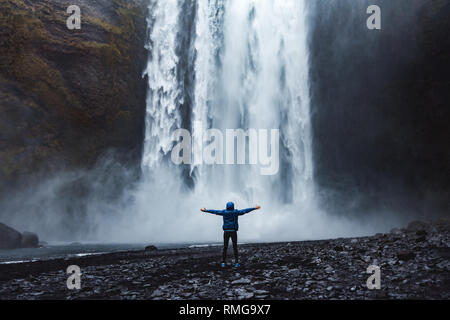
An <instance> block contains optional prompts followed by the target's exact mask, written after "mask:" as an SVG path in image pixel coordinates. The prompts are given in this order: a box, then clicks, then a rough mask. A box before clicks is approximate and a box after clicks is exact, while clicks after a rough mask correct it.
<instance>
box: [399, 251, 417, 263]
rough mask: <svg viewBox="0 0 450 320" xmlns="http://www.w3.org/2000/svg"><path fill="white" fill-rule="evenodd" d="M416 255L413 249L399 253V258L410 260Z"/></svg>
mask: <svg viewBox="0 0 450 320" xmlns="http://www.w3.org/2000/svg"><path fill="white" fill-rule="evenodd" d="M415 256H416V254H415V253H414V252H412V251H401V252H399V253H397V258H399V259H400V260H403V261H408V260H411V259H414V257H415Z"/></svg>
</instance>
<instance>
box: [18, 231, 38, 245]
mask: <svg viewBox="0 0 450 320" xmlns="http://www.w3.org/2000/svg"><path fill="white" fill-rule="evenodd" d="M20 246H21V247H22V248H37V247H39V238H38V236H37V234H35V233H33V232H27V231H25V232H24V233H22V241H21V245H20Z"/></svg>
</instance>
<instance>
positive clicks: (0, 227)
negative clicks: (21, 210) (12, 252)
mask: <svg viewBox="0 0 450 320" xmlns="http://www.w3.org/2000/svg"><path fill="white" fill-rule="evenodd" d="M21 243H22V235H21V234H20V232H19V231H17V230H14V229H13V228H11V227H8V226H7V225H6V224H3V223H0V249H15V248H20V246H21Z"/></svg>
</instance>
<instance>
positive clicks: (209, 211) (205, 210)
mask: <svg viewBox="0 0 450 320" xmlns="http://www.w3.org/2000/svg"><path fill="white" fill-rule="evenodd" d="M200 211H202V212H207V213H212V214H217V215H218V216H223V210H207V209H206V208H203V209H200Z"/></svg>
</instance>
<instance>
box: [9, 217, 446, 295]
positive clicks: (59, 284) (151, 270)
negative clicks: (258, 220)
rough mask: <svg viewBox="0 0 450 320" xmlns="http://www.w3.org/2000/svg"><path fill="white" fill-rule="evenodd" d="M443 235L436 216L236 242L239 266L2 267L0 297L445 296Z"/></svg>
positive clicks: (182, 259)
mask: <svg viewBox="0 0 450 320" xmlns="http://www.w3.org/2000/svg"><path fill="white" fill-rule="evenodd" d="M449 231H450V222H449V220H448V219H441V220H439V221H438V222H435V223H423V222H414V223H411V224H410V225H409V226H408V227H407V228H405V229H400V230H399V229H393V230H392V231H391V232H390V233H386V234H377V235H375V236H371V237H361V238H350V239H344V238H340V239H333V240H320V241H302V242H285V243H261V244H245V245H241V246H240V254H241V257H242V258H241V263H242V266H241V267H240V268H232V267H228V268H225V269H221V268H220V266H219V263H218V262H219V261H220V254H221V252H220V251H221V247H204V248H189V249H175V250H174V249H170V250H142V251H128V252H119V253H110V254H103V255H95V256H88V257H82V258H76V259H72V258H71V259H54V260H46V261H38V262H30V263H21V264H14V265H11V264H10V265H8V264H3V265H0V284H1V285H0V299H3V300H5V299H449V298H450V273H449V271H450V262H449V257H450V232H449ZM150 248H151V247H150ZM151 249H154V248H151ZM229 253H230V254H231V250H230V252H229ZM69 265H78V266H79V267H80V268H81V290H68V289H67V285H66V282H67V278H68V276H69V275H67V274H66V268H67V267H68V266H69ZM369 265H377V266H379V267H380V270H381V289H379V290H376V289H375V290H369V289H368V288H367V285H366V282H367V279H368V277H369V276H370V274H368V273H366V271H367V268H368V266H369Z"/></svg>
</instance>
